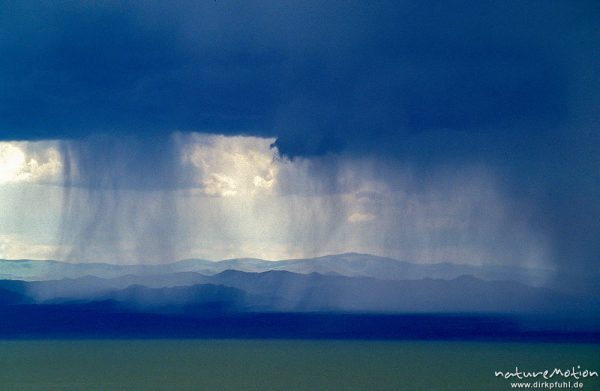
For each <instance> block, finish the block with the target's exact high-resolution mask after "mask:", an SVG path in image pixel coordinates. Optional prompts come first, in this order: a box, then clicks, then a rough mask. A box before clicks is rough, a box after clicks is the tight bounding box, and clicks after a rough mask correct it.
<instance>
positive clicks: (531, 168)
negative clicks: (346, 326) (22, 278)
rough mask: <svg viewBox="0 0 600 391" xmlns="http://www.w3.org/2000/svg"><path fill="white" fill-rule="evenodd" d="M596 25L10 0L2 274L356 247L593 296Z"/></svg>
mask: <svg viewBox="0 0 600 391" xmlns="http://www.w3.org/2000/svg"><path fill="white" fill-rule="evenodd" d="M599 17H600V4H598V3H597V2H594V1H589V2H586V1H578V2H564V1H507V2H502V3H497V2H486V1H456V2H454V1H452V2H448V1H391V2H385V1H381V2H354V1H344V2H342V1H331V2H325V3H324V2H318V1H314V2H313V1H304V2H287V1H281V2H274V1H272V2H270V1H262V2H254V1H239V2H236V1H220V0H219V1H206V2H201V1H190V2H187V1H178V2H159V1H156V2H154V1H147V2H128V3H126V4H122V3H119V2H112V1H92V2H81V3H80V2H68V1H63V2H53V3H43V2H34V1H32V2H28V1H24V2H2V4H1V5H0V25H1V26H2V29H1V31H2V32H1V33H0V52H1V53H2V56H1V57H0V85H2V88H0V257H3V258H9V259H16V258H32V259H47V258H53V259H60V260H65V261H73V262H92V261H106V262H120V263H132V262H134V263H139V262H148V263H160V262H167V261H172V260H176V259H182V258H189V257H201V258H208V259H223V258H231V257H260V258H266V259H273V260H275V259H285V258H295V257H311V256H318V255H324V254H330V253H337V252H346V251H357V252H366V253H372V254H377V255H383V256H389V257H393V258H397V259H403V260H410V261H413V262H421V263H430V262H442V261H450V262H459V263H469V264H483V263H486V264H501V265H519V266H530V267H540V268H547V269H552V270H556V271H557V276H561V277H560V278H565V281H567V282H566V283H576V282H577V280H578V278H580V277H581V276H584V275H586V271H587V270H589V269H590V268H596V269H597V268H598V263H599V262H600V240H598V237H600V218H598V217H600V134H599V132H598V125H599V123H600V116H599V110H600V74H599V73H598V72H597V70H598V69H599V68H600V51H598V42H600V23H598V20H600V18H599ZM557 278H558V277H557Z"/></svg>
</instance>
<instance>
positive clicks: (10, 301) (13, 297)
mask: <svg viewBox="0 0 600 391" xmlns="http://www.w3.org/2000/svg"><path fill="white" fill-rule="evenodd" d="M31 302H32V300H31V299H30V298H29V297H27V296H26V295H23V294H21V293H18V292H15V291H13V290H8V289H2V288H0V306H5V305H14V304H28V303H31Z"/></svg>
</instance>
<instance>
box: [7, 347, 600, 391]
mask: <svg viewBox="0 0 600 391" xmlns="http://www.w3.org/2000/svg"><path fill="white" fill-rule="evenodd" d="M516 365H518V366H519V368H523V369H526V370H541V369H554V368H555V367H557V368H563V367H564V368H567V367H568V368H571V367H572V366H577V365H580V366H581V367H582V368H587V369H592V370H598V371H600V346H598V345H583V344H579V345H578V344H575V345H569V344H540V343H536V344H520V343H519V344H516V343H515V344H513V343H475V342H398V341H281V340H44V341H37V340H36V341H0V389H2V390H15V391H18V390H509V389H511V388H510V381H508V380H504V379H500V378H496V377H494V371H495V370H514V367H515V366H516ZM582 382H583V383H584V389H585V390H599V389H600V381H599V380H598V378H595V379H586V380H582Z"/></svg>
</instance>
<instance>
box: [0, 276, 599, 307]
mask: <svg viewBox="0 0 600 391" xmlns="http://www.w3.org/2000/svg"><path fill="white" fill-rule="evenodd" d="M2 292H12V293H16V294H19V295H22V296H23V297H25V298H27V299H28V300H30V301H33V302H35V303H38V304H60V303H69V302H95V301H106V300H110V301H115V302H118V303H119V304H120V305H121V306H123V307H124V308H127V309H140V308H142V309H145V310H149V309H151V308H153V309H156V308H160V307H167V306H168V307H170V308H169V311H174V310H179V311H183V312H184V313H185V311H184V308H189V307H190V306H199V305H206V304H209V303H210V304H211V305H213V306H215V308H217V307H218V308H222V309H226V308H228V309H230V310H234V309H235V310H236V311H255V310H257V309H260V310H264V311H283V312H297V311H333V312H339V311H342V312H344V311H353V312H375V313H380V312H384V313H388V312H389V313H442V312H443V313H448V312H469V313H553V312H561V313H567V312H575V311H588V312H589V311H593V310H594V309H595V308H596V304H597V303H594V302H591V301H589V300H585V299H581V298H574V297H571V296H568V295H564V294H560V293H558V292H554V291H552V290H549V289H546V288H537V287H530V286H527V285H524V284H521V283H518V282H512V281H484V280H480V279H477V278H475V277H472V276H461V277H458V278H455V279H450V280H442V279H429V278H427V279H418V280H397V281H394V280H378V279H375V278H372V277H345V276H333V275H323V274H319V273H311V274H300V273H293V272H288V271H277V270H275V271H267V272H261V273H253V272H242V271H237V270H226V271H224V272H221V273H219V274H215V275H211V276H207V275H203V274H199V273H191V272H188V273H174V274H165V275H154V276H153V275H148V276H124V277H117V278H112V279H102V278H98V277H90V276H88V277H81V278H77V279H63V280H56V281H33V282H22V281H15V280H4V281H0V293H2ZM9 299H11V300H14V298H9ZM0 300H1V298H0Z"/></svg>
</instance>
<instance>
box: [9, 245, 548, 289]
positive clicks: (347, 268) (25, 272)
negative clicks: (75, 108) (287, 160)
mask: <svg viewBox="0 0 600 391" xmlns="http://www.w3.org/2000/svg"><path fill="white" fill-rule="evenodd" d="M230 269H232V270H239V271H245V272H264V271H270V270H281V271H290V272H294V273H302V274H310V273H319V274H325V275H341V276H346V277H373V278H378V279H386V280H411V279H422V278H436V279H452V278H457V277H459V276H461V275H472V276H475V277H477V278H480V279H484V280H512V281H518V282H522V283H525V284H527V285H534V286H541V285H543V284H544V282H545V281H546V280H547V279H548V277H549V275H550V273H549V272H548V271H544V270H533V269H525V268H519V267H508V266H495V265H481V266H473V265H461V264H454V263H439V264H416V263H411V262H405V261H398V260H395V259H391V258H385V257H378V256H373V255H368V254H356V253H347V254H338V255H329V256H324V257H319V258H311V259H293V260H282V261H265V260H261V259H255V258H240V259H228V260H223V261H216V262H213V261H208V260H203V259H187V260H182V261H178V262H174V263H166V264H160V265H141V264H140V265H120V264H104V263H80V264H76V263H64V262H56V261H29V260H18V261H8V260H0V278H3V279H17V280H29V281H34V280H58V279H62V278H79V277H84V276H95V277H101V278H115V277H122V276H127V275H137V276H148V275H161V274H170V273H184V272H194V273H200V274H205V275H212V274H218V273H221V272H223V271H225V270H230Z"/></svg>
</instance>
